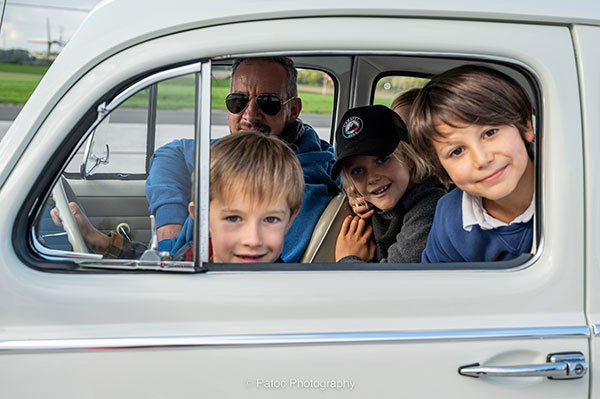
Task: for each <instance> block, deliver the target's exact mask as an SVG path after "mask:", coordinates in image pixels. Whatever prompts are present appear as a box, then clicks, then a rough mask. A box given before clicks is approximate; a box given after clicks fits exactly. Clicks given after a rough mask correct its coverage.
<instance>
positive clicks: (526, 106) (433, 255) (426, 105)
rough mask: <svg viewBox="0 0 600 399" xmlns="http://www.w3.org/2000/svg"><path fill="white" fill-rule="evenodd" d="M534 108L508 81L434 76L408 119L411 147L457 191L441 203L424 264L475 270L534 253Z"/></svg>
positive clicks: (492, 75) (460, 72) (475, 70)
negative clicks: (480, 265)
mask: <svg viewBox="0 0 600 399" xmlns="http://www.w3.org/2000/svg"><path fill="white" fill-rule="evenodd" d="M532 115H533V107H532V105H531V102H530V101H529V97H528V96H527V94H526V93H525V91H524V90H523V88H522V87H521V86H520V85H519V84H518V83H517V82H516V81H515V80H514V79H512V78H511V77H509V76H507V75H505V74H503V73H501V72H499V71H497V70H495V69H492V68H489V67H484V66H476V65H466V66H461V67H457V68H454V69H451V70H449V71H446V72H444V73H442V74H440V75H437V76H435V77H434V78H433V79H432V80H431V81H430V82H429V83H428V84H427V85H426V86H425V87H424V88H423V89H422V90H421V93H420V94H419V96H418V98H417V99H416V101H415V103H414V105H413V108H412V110H411V114H410V129H409V132H410V136H411V143H412V144H413V146H414V147H415V149H416V150H417V151H418V152H419V153H420V154H421V156H422V157H423V158H424V159H425V160H426V161H427V162H429V163H430V165H431V166H432V167H433V169H434V171H435V172H436V174H437V175H438V177H439V178H440V180H441V181H442V182H443V183H445V184H447V185H450V184H455V185H456V188H455V189H454V190H452V191H450V192H449V193H448V194H447V195H446V196H444V197H442V199H440V201H439V202H438V205H437V208H436V213H435V217H434V222H433V226H432V228H431V232H430V233H429V237H428V240H427V246H426V248H425V250H424V251H423V254H422V259H421V260H422V261H423V262H478V261H499V260H509V259H513V258H516V257H517V256H519V255H520V254H523V253H528V252H530V251H531V249H532V248H531V247H532V241H533V213H534V164H533V152H532V151H531V143H532V142H533V140H534V132H533V128H532Z"/></svg>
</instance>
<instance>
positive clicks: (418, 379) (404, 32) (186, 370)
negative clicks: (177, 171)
mask: <svg viewBox="0 0 600 399" xmlns="http://www.w3.org/2000/svg"><path fill="white" fill-rule="evenodd" d="M174 5H176V7H175V6H174ZM599 39H600V6H598V5H597V4H596V3H595V2H592V1H580V2H569V3H566V2H564V3H558V2H541V1H527V2H512V1H510V2H500V1H492V2H485V3H482V2H471V1H459V2H453V3H452V4H450V3H447V2H442V1H424V2H394V1H378V0H374V1H370V2H363V1H361V2H359V1H343V2H342V1H332V2H317V1H304V2H289V1H281V2H272V1H266V0H259V1H253V2H248V1H233V2H228V3H227V4H226V5H223V4H219V3H215V2H199V1H186V0H182V1H177V2H176V3H175V4H173V3H165V2H161V1H136V0H119V1H107V2H103V3H101V4H100V5H99V6H98V7H97V8H96V9H95V10H94V11H93V12H92V13H91V14H90V15H89V17H88V18H87V19H86V20H85V21H84V23H83V25H82V26H81V27H80V29H79V30H78V32H77V33H76V34H75V35H74V36H73V38H72V39H71V40H70V42H69V43H68V45H67V46H66V47H65V48H64V50H63V51H62V52H61V54H60V56H59V57H58V58H57V59H56V61H55V62H54V63H53V65H52V67H51V68H50V69H49V71H48V73H47V74H46V75H45V77H44V78H43V79H42V81H41V82H40V85H39V86H38V88H37V89H36V91H35V93H34V94H33V96H32V97H31V99H30V100H29V102H28V103H27V104H26V105H25V107H24V108H23V110H22V111H21V113H20V114H19V116H18V118H17V119H16V120H15V122H14V124H13V125H12V126H11V128H10V129H9V131H8V132H7V134H6V136H5V137H4V139H3V140H2V142H1V143H0V203H1V204H2V206H3V208H4V209H5V211H4V212H1V213H0V243H1V244H2V254H3V256H2V260H0V381H1V382H2V391H3V396H5V397H19V398H26V397H39V396H41V395H44V396H48V397H62V398H68V397H77V398H80V397H157V398H158V397H199V396H204V397H211V398H220V397H265V396H272V397H316V396H322V395H324V394H325V393H324V391H325V392H326V395H328V396H330V397H374V396H376V397H382V398H385V397H398V396H411V397H436V396H438V397H442V396H443V397H461V398H475V397H482V396H485V397H488V398H501V397H502V398H504V397H527V398H538V397H540V398H542V397H544V398H548V397H561V398H562V397H571V398H597V397H600V391H599V390H598V386H599V385H600V380H599V378H600V377H598V375H599V373H597V372H594V370H595V368H597V367H600V366H599V365H600V355H599V354H598V350H597V348H596V346H595V345H596V344H597V343H598V339H599V338H598V326H600V295H599V294H598V291H599V290H598V287H600V271H599V270H598V263H599V258H600V248H599V246H598V245H597V244H598V242H600V227H599V226H600V211H598V210H597V207H596V202H595V200H596V199H597V198H598V197H599V195H600V192H599V190H600V184H599V183H600V182H599V181H598V180H599V179H600V177H599V175H598V173H597V170H599V169H600V159H599V157H598V156H596V152H597V151H596V150H598V149H600V137H599V135H598V134H597V132H598V131H599V130H600V115H599V114H598V112H597V109H598V106H599V105H600V91H599V90H598V88H599V87H600V75H599V74H598V71H599V70H600V55H599V54H598V51H597V48H596V46H597V43H598V41H599ZM259 55H288V56H291V57H293V58H294V60H295V61H296V62H297V64H298V65H299V66H301V67H305V68H315V69H319V70H323V71H325V72H327V73H328V74H330V76H331V77H332V78H333V80H334V81H335V82H336V94H335V96H336V100H335V103H334V107H333V110H332V115H331V118H332V120H331V124H330V126H331V129H332V130H331V131H329V132H327V133H325V137H327V135H329V138H330V139H331V138H332V136H333V135H332V134H331V133H332V131H333V127H334V126H335V124H336V122H337V121H338V120H339V118H340V117H341V115H342V114H343V113H344V112H345V110H347V109H348V108H350V107H353V106H359V105H365V104H369V103H371V101H372V98H373V90H374V85H375V82H376V80H377V79H378V78H379V77H381V76H384V75H386V74H390V73H402V74H407V75H410V76H421V77H427V76H430V75H431V74H434V73H438V72H441V71H444V70H446V69H448V68H451V67H453V66H456V65H460V64H463V63H472V62H475V63H483V64H486V65H491V66H493V67H495V68H498V69H501V70H503V71H505V72H506V73H509V74H511V76H514V77H515V78H516V79H517V80H518V81H519V82H520V83H521V84H522V85H523V86H524V87H525V88H526V89H527V91H528V93H529V94H530V96H531V98H532V101H533V102H534V105H535V108H536V119H535V120H536V125H537V126H536V151H537V153H536V176H537V181H536V224H535V225H536V238H537V240H536V245H535V249H536V250H535V253H534V254H532V255H529V256H525V257H523V258H519V259H517V260H515V261H511V262H507V263H489V264H483V263H480V264H451V265H427V266H426V265H419V264H408V265H378V264H355V265H350V266H346V265H332V264H322V263H312V264H291V265H254V266H253V267H247V268H245V269H244V268H241V267H238V266H228V265H212V264H210V263H208V262H206V261H207V260H208V257H207V256H208V255H207V240H206V237H207V231H208V230H207V220H208V208H207V206H206V204H207V198H208V196H207V188H208V182H207V179H206V178H203V176H204V177H205V176H207V172H208V145H207V143H208V140H209V139H210V137H211V135H210V132H211V129H213V128H211V123H210V116H209V115H210V102H211V100H210V87H211V85H210V84H209V83H208V82H210V80H211V79H210V76H211V72H212V71H213V69H214V68H216V66H218V65H221V64H223V65H225V64H228V63H230V62H231V59H232V58H233V57H234V56H259ZM177 68H184V71H185V72H186V73H191V74H192V75H194V76H197V77H196V80H195V82H196V87H197V94H198V96H197V97H196V98H197V99H198V101H196V102H194V107H195V108H196V113H197V115H199V118H197V120H198V121H199V122H198V123H197V124H194V123H192V124H191V125H190V126H191V127H190V129H191V130H190V131H191V132H192V136H193V134H194V132H195V131H197V134H198V136H197V139H196V140H197V142H198V143H199V144H198V147H197V148H198V154H197V159H198V162H197V165H198V166H197V168H198V176H199V177H198V182H199V183H200V184H199V188H198V190H197V200H198V201H199V202H200V203H201V206H199V207H197V208H198V219H197V220H199V222H198V230H197V232H198V235H199V237H200V238H198V240H199V241H198V242H200V245H198V246H197V247H198V251H197V253H196V260H195V262H194V263H190V262H187V263H185V262H183V263H169V262H155V263H152V262H150V263H149V264H143V262H141V263H140V262H137V263H136V262H130V263H126V262H122V263H120V264H116V265H115V264H112V265H103V264H102V262H101V261H98V259H96V258H93V257H92V256H91V255H90V256H88V258H86V257H85V256H79V255H77V254H74V253H71V254H69V253H68V251H62V252H61V251H60V250H56V251H52V250H48V248H46V249H45V248H43V246H40V245H39V244H40V242H39V238H38V237H37V236H36V228H38V227H36V226H38V225H36V223H37V221H38V220H39V219H38V218H39V215H40V213H41V212H42V211H41V209H42V208H41V206H42V205H43V204H48V202H47V201H48V198H49V194H50V192H51V190H52V188H53V187H54V185H55V182H57V181H58V180H59V176H60V175H61V173H63V169H64V168H65V166H67V165H68V164H69V162H70V161H71V159H72V158H73V157H76V154H77V153H76V151H77V149H78V148H79V146H80V144H81V143H83V142H84V141H85V140H88V139H89V137H91V136H90V135H91V132H92V131H93V130H94V129H93V127H94V122H95V121H96V120H97V118H98V115H99V113H98V109H99V106H102V105H104V106H107V105H110V104H111V103H112V102H113V101H115V99H116V98H119V97H118V96H119V94H121V93H124V92H127V91H128V90H129V88H130V87H135V85H136V84H140V82H143V81H144V79H150V80H152V82H156V81H158V80H160V79H162V78H161V77H160V76H159V77H158V78H157V77H156V76H157V74H161V73H166V74H167V75H168V74H169V73H173V71H174V70H176V69H177ZM185 68H188V69H185ZM175 74H177V73H175ZM169 76H171V75H169ZM153 79H154V80H153ZM141 87H144V88H145V87H148V86H146V85H145V83H144V84H141V85H140V86H139V87H138V88H141ZM117 102H118V101H117ZM102 109H104V108H101V110H102ZM95 127H97V126H95ZM213 130H214V129H213ZM321 134H323V132H321ZM75 174H76V173H75ZM139 174H140V175H141V177H139V178H133V177H131V176H120V177H118V176H117V177H115V176H108V175H106V176H101V175H100V177H99V178H96V179H94V178H90V179H79V178H76V176H74V175H73V176H71V177H69V175H68V174H67V178H68V180H69V184H70V185H71V186H72V187H73V190H74V191H75V193H76V194H77V196H78V197H79V199H80V200H81V201H82V202H86V204H92V205H86V208H89V209H102V212H104V211H106V212H112V214H111V215H110V216H111V218H112V219H111V218H109V219H110V220H109V219H107V220H109V222H107V223H108V224H109V225H110V227H111V228H113V227H114V225H115V223H116V221H117V220H120V219H119V218H120V217H121V216H123V215H121V214H120V213H119V212H120V211H123V209H125V208H126V209H136V210H138V211H139V213H138V214H132V213H131V212H129V211H127V212H125V213H128V215H127V216H128V217H131V219H129V221H130V223H131V224H133V223H137V222H135V221H133V220H138V221H139V223H140V226H142V227H140V229H141V230H143V231H144V234H145V235H143V234H142V235H141V236H140V237H144V239H147V238H148V234H149V231H150V230H149V228H148V222H147V219H146V217H147V204H146V203H145V198H144V197H145V196H144V179H145V174H144V171H142V172H141V173H139ZM97 177H98V176H97ZM124 204H127V205H124ZM102 206H104V208H102ZM123 212H124V211H123ZM132 212H133V211H132ZM98 217H100V215H98ZM97 223H98V224H100V223H101V220H100V219H98V221H97ZM203 239H204V241H203ZM148 265H150V266H152V267H150V266H148ZM110 266H113V267H116V266H118V267H121V268H124V269H125V270H124V271H123V270H117V269H114V268H109V267H110ZM146 266H148V267H146ZM148 269H150V270H148ZM156 270H158V271H156ZM168 270H175V271H179V272H177V273H168V272H165V271H168ZM181 271H184V272H181ZM564 353H575V354H579V355H580V356H581V358H578V359H576V360H573V361H572V362H571V363H570V365H571V368H570V369H568V370H562V373H563V374H566V373H567V371H568V373H570V376H571V377H577V378H575V379H568V380H559V379H548V378H546V377H543V376H537V377H510V376H508V377H507V376H501V377H489V376H488V377H482V378H471V377H468V376H465V375H461V374H460V373H459V371H458V370H459V368H461V367H463V366H468V365H473V364H477V363H479V364H480V365H482V366H486V367H498V366H515V365H547V363H548V362H553V361H555V358H556V356H554V357H553V356H552V355H554V354H564ZM559 361H560V360H559ZM577 365H579V367H577ZM566 367H567V366H564V367H563V368H566ZM511 370H514V369H511ZM520 370H521V369H520ZM536 370H538V371H539V368H538V369H536ZM521 371H522V370H521ZM586 371H587V372H586ZM573 373H575V374H573ZM463 374H465V373H463Z"/></svg>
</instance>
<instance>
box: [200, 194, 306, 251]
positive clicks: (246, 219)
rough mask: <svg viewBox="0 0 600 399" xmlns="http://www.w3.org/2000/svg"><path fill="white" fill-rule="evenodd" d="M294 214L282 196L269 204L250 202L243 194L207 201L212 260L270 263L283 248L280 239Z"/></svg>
mask: <svg viewBox="0 0 600 399" xmlns="http://www.w3.org/2000/svg"><path fill="white" fill-rule="evenodd" d="M295 216H296V215H295V214H294V215H291V211H290V207H289V206H288V204H287V201H286V200H285V198H284V197H283V196H282V197H281V198H280V199H279V200H277V201H273V202H271V203H258V204H257V203H253V201H249V200H248V199H247V198H245V197H244V196H241V195H238V196H232V198H231V199H230V201H228V202H225V201H223V200H221V199H218V198H215V199H213V200H212V201H210V214H209V226H210V234H211V239H212V248H213V262H218V263H269V262H274V261H276V260H277V259H278V258H279V256H280V255H281V250H282V249H283V238H284V236H285V233H287V231H288V229H289V228H290V226H291V225H292V221H293V219H294V217H295Z"/></svg>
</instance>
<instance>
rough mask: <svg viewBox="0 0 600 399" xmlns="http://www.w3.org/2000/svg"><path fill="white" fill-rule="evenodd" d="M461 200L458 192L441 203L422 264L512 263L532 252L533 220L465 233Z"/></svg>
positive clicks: (475, 228) (475, 227)
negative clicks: (508, 261) (509, 261)
mask: <svg viewBox="0 0 600 399" xmlns="http://www.w3.org/2000/svg"><path fill="white" fill-rule="evenodd" d="M462 196H463V192H462V191H461V190H460V189H458V188H455V189H454V190H452V191H450V192H449V193H448V194H446V195H445V196H443V197H442V198H441V199H440V200H439V201H438V204H437V207H436V210H435V216H434V219H433V226H432V227H431V231H430V233H429V237H428V238H427V246H426V247H425V251H423V255H422V256H421V261H422V262H423V263H437V262H486V261H500V260H510V259H514V258H516V257H517V256H519V255H521V254H523V253H528V252H529V251H530V250H531V244H532V238H533V219H532V220H530V221H529V222H527V223H515V224H511V225H509V226H503V227H499V228H496V229H492V230H482V229H481V227H479V226H477V225H476V226H473V228H472V229H471V231H466V230H465V229H464V228H463V224H462Z"/></svg>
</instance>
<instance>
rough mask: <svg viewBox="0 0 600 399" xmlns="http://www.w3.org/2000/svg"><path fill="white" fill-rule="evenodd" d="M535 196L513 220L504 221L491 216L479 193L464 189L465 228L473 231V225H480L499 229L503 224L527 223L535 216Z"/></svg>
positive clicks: (485, 227)
mask: <svg viewBox="0 0 600 399" xmlns="http://www.w3.org/2000/svg"><path fill="white" fill-rule="evenodd" d="M534 208H535V206H534V203H533V198H532V199H531V204H529V207H528V208H527V209H526V210H525V212H523V213H522V214H520V215H519V216H517V217H516V218H515V219H514V220H513V221H512V222H510V223H504V222H502V221H500V220H498V219H496V218H495V217H493V216H491V215H490V214H489V213H487V211H486V210H485V208H484V207H483V201H482V200H481V197H479V196H477V195H471V194H467V193H465V192H464V191H463V196H462V222H463V229H465V230H466V231H471V229H472V228H473V226H475V225H479V227H481V229H482V230H492V229H497V228H498V227H502V226H509V225H511V224H514V223H527V222H529V221H530V220H531V218H532V217H533V211H534Z"/></svg>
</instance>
